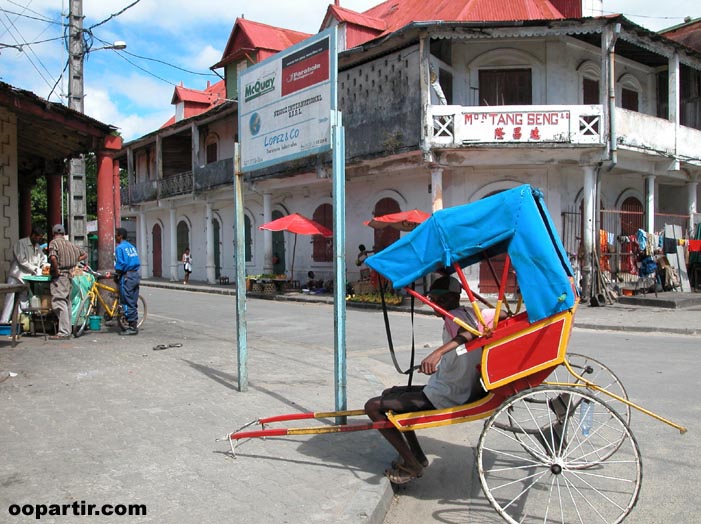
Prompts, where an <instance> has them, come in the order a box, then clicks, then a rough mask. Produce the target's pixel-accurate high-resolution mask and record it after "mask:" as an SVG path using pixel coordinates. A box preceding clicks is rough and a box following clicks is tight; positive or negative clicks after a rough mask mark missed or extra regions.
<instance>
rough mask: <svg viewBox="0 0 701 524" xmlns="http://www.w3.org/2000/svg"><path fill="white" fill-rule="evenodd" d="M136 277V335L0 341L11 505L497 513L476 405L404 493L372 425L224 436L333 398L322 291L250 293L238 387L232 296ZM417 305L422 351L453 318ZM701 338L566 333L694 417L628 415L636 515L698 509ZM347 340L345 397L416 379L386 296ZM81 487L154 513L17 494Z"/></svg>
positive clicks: (668, 516) (305, 516) (641, 395)
mask: <svg viewBox="0 0 701 524" xmlns="http://www.w3.org/2000/svg"><path fill="white" fill-rule="evenodd" d="M173 287H179V286H173ZM142 293H143V294H144V296H145V297H146V299H147V301H148V306H149V318H148V319H147V321H146V323H145V324H144V326H143V329H142V331H141V333H140V334H139V336H137V337H120V336H119V335H118V334H117V333H116V331H115V330H114V328H113V327H111V326H108V325H107V326H103V329H102V330H101V331H99V332H88V333H87V334H86V335H84V336H83V337H81V338H79V339H72V340H71V341H68V342H53V341H44V340H43V338H41V337H25V338H23V339H22V340H21V342H20V344H19V345H18V346H17V347H16V348H11V346H10V344H9V342H3V343H2V344H0V399H2V408H0V417H1V419H2V421H3V424H2V429H1V430H0V446H1V447H2V449H3V460H2V461H0V486H2V489H1V490H0V522H8V523H26V522H37V521H40V522H55V523H85V522H90V523H92V522H96V523H97V522H99V523H103V522H105V523H112V522H115V523H116V522H130V523H131V522H133V523H137V524H139V523H142V522H159V523H162V522H165V523H175V524H179V523H183V524H189V523H209V522H211V523H215V522H216V523H219V522H224V521H227V522H229V521H230V522H253V523H258V522H261V523H263V522H266V523H267V522H288V523H297V522H299V523H302V522H324V523H326V522H340V523H345V522H362V523H369V522H374V523H377V522H382V521H383V519H384V518H385V515H386V514H387V511H388V510H389V513H388V514H387V517H386V519H387V520H386V522H387V523H389V524H395V523H397V524H398V523H399V522H427V521H442V522H468V521H469V522H499V521H500V520H499V517H498V516H497V515H496V513H495V512H494V511H493V510H492V509H491V508H490V507H488V505H487V502H486V499H485V498H484V497H483V495H482V494H481V491H480V488H479V483H478V482H476V481H475V479H476V477H475V471H474V464H473V459H472V455H473V451H472V448H473V446H474V445H475V442H476V439H477V437H478V435H479V431H480V430H481V424H479V423H472V424H462V425H459V426H455V427H453V428H450V430H444V429H442V428H441V429H435V430H427V431H426V432H424V433H422V434H421V438H422V440H423V442H424V443H425V447H426V450H427V452H428V453H429V455H430V458H431V460H432V465H431V467H429V469H428V470H427V472H426V474H425V475H424V477H423V478H422V479H421V480H420V481H419V482H416V483H414V484H412V485H410V486H408V487H407V488H404V489H400V490H398V491H397V496H396V497H394V503H392V500H393V491H392V489H391V487H390V486H389V485H388V483H387V481H386V479H385V478H384V477H383V475H382V472H383V470H384V469H385V467H386V466H387V464H388V463H389V461H390V460H392V459H393V458H394V454H393V452H392V450H391V449H390V447H389V446H388V445H387V444H386V443H385V442H384V441H383V440H382V439H381V438H380V436H379V435H377V434H376V433H374V432H358V433H347V434H337V435H312V436H304V437H289V438H277V437H276V438H268V439H266V440H251V441H246V442H244V443H242V444H241V445H240V446H239V447H238V449H237V454H238V458H236V459H233V458H232V456H231V452H230V449H229V445H228V443H226V442H215V438H216V437H220V436H223V435H224V434H226V433H228V432H230V431H233V430H235V429H236V428H238V427H240V426H241V425H242V424H244V423H246V422H249V421H251V420H254V419H256V418H258V417H261V416H268V415H275V414H280V413H296V412H304V411H328V410H331V409H333V407H334V351H333V309H332V307H330V306H329V304H328V303H300V302H283V301H270V300H256V299H252V300H249V301H248V311H247V321H248V330H249V344H248V345H249V362H248V374H249V389H248V391H246V392H240V391H239V390H238V381H237V375H236V370H237V363H236V339H235V329H234V327H235V326H234V320H233V319H234V317H235V301H234V298H233V296H230V295H229V294H212V293H192V292H185V291H183V290H182V288H181V287H179V288H178V289H158V288H153V287H146V286H143V287H142ZM593 309H596V308H586V309H583V310H582V311H581V312H582V315H581V318H582V319H584V321H586V324H585V325H587V326H589V327H591V326H595V325H601V326H603V327H604V328H606V326H605V324H606V322H607V321H608V323H609V325H608V327H609V328H612V327H614V326H613V325H612V324H611V323H612V322H616V323H618V324H621V322H623V323H625V324H628V323H629V322H628V320H629V318H628V317H630V316H631V310H630V308H610V309H608V310H606V311H595V312H594V311H592V310H593ZM599 309H601V310H604V309H605V308H599ZM633 313H635V311H634V310H633ZM664 313H665V312H660V315H662V316H663V317H664ZM646 315H647V316H648V317H650V318H656V317H655V315H652V316H651V315H650V311H649V310H648V311H645V313H639V314H637V317H638V318H636V322H637V321H639V320H640V318H642V317H645V316H646ZM685 315H686V316H685ZM682 317H683V318H682ZM597 318H599V320H597ZM657 318H659V315H658V316H657ZM665 318H666V317H665ZM669 318H672V317H669ZM694 318H698V311H686V312H684V313H683V314H682V315H681V316H679V315H677V316H676V317H674V322H676V323H677V324H678V329H679V330H681V329H683V328H684V325H686V326H689V325H692V324H693V319H694ZM621 319H622V320H621ZM390 322H391V324H392V328H393V341H394V345H395V347H396V348H397V353H398V356H399V359H400V361H401V362H402V363H403V364H406V363H408V350H409V348H410V347H411V343H412V335H411V334H412V328H411V326H412V321H411V317H410V315H409V314H408V313H407V312H394V313H391V315H390ZM413 323H414V330H413V333H414V341H415V345H416V347H417V358H421V356H422V355H423V354H426V353H428V352H429V351H430V349H431V348H433V347H435V346H436V345H437V344H438V343H439V341H440V330H441V322H440V320H439V319H436V318H434V317H431V316H428V315H425V314H423V315H416V317H415V318H414V321H413ZM631 323H632V324H635V322H631ZM646 323H647V325H649V324H650V320H649V318H648V320H646ZM671 323H672V322H671V321H669V322H668V324H671ZM672 327H674V326H672ZM675 329H677V328H675ZM697 340H698V338H697V337H694V336H678V335H677V334H675V333H667V334H665V335H664V336H661V335H659V334H655V333H640V332H615V331H597V330H593V329H586V330H585V329H575V335H574V338H573V340H572V342H571V345H570V351H578V352H581V353H587V354H589V355H591V356H594V357H599V358H600V359H601V360H603V361H605V362H606V363H607V364H608V365H610V366H611V367H612V368H613V369H615V370H616V372H617V373H618V374H619V375H620V376H621V378H622V379H623V381H624V383H625V384H626V387H627V388H628V391H629V395H630V397H631V398H632V399H634V400H637V401H640V402H641V404H643V405H644V406H645V407H648V408H650V409H652V410H653V411H659V412H660V413H661V414H663V415H665V416H668V417H670V418H673V419H677V420H678V421H679V422H681V423H683V424H685V425H687V426H688V427H689V433H688V434H686V435H684V436H680V435H679V434H678V433H677V432H676V431H675V430H673V429H670V428H668V427H666V426H664V425H662V424H661V423H659V422H656V421H653V420H652V419H648V418H647V417H645V416H643V415H634V419H633V420H634V422H633V430H634V432H635V435H636V436H637V438H638V441H639V444H640V447H641V450H642V452H643V460H644V468H645V469H644V482H643V493H642V495H641V499H640V502H639V503H638V507H637V508H636V509H635V510H634V513H633V515H632V516H631V518H630V522H641V523H644V524H648V523H653V522H678V523H682V524H685V523H687V522H688V523H691V522H695V521H696V520H695V519H696V517H695V515H697V514H698V513H699V510H700V509H701V508H699V505H698V503H697V502H696V498H695V491H696V488H697V487H698V474H697V471H698V469H699V460H700V459H699V456H701V454H700V453H699V451H700V450H699V445H698V439H696V438H695V437H694V435H696V434H698V430H699V429H700V428H699V427H698V426H699V424H698V422H697V421H698V420H699V408H698V406H699V404H700V403H699V393H698V389H697V388H696V387H695V382H696V381H695V380H694V378H693V377H694V375H693V370H694V369H695V367H697V366H695V363H696V361H697V352H698V342H697ZM171 344H172V345H173V346H171V347H167V348H166V349H158V350H154V348H155V347H160V346H170V345H171ZM178 344H182V345H181V346H178ZM347 353H348V385H347V393H348V407H349V408H360V407H362V405H363V404H364V402H365V400H366V399H367V398H369V397H370V396H374V395H375V394H377V393H378V392H379V391H380V390H381V389H382V388H383V387H385V386H388V385H391V384H398V383H402V382H403V381H404V380H405V378H404V377H401V376H399V375H398V374H396V372H395V371H394V369H393V367H392V366H391V360H390V357H389V354H388V352H387V340H386V337H385V333H384V324H383V322H382V319H381V314H380V313H379V312H378V311H377V310H359V309H351V308H349V310H348V312H347ZM417 380H418V379H417ZM82 502H84V503H85V504H96V505H98V506H100V507H102V505H123V507H125V508H126V507H127V506H129V505H141V506H142V507H143V508H146V510H147V514H146V515H143V514H142V515H141V516H138V517H137V516H132V517H116V516H106V515H100V516H99V517H95V516H93V517H87V516H78V515H73V514H68V515H66V516H51V515H44V516H42V518H41V519H40V520H37V519H36V518H35V516H36V515H35V514H34V515H18V516H15V515H13V514H12V513H11V510H10V508H11V507H12V508H19V509H24V508H25V507H29V508H30V509H31V507H36V506H37V505H39V506H41V505H45V506H47V507H48V506H50V505H51V504H61V505H68V504H74V503H75V504H80V503H82ZM407 508H408V509H407ZM405 510H406V511H408V512H409V513H408V515H407V514H406V513H405V514H402V513H401V512H402V511H405ZM35 513H36V512H35Z"/></svg>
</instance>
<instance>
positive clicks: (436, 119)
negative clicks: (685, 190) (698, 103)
mask: <svg viewBox="0 0 701 524" xmlns="http://www.w3.org/2000/svg"><path fill="white" fill-rule="evenodd" d="M428 115H429V122H431V123H432V127H433V135H432V136H431V138H430V144H431V147H432V148H437V149H440V148H456V149H458V148H461V147H465V146H470V145H473V144H480V145H484V144H490V145H493V144H524V145H525V144H529V145H537V144H562V145H563V146H564V145H570V146H582V145H593V146H603V145H604V144H605V143H606V140H607V131H606V130H605V129H604V124H603V107H602V106H600V105H574V106H564V105H563V106H560V105H552V106H498V107H497V106H492V107H482V106H480V107H463V106H436V105H433V106H429V108H428ZM615 126H616V136H617V141H618V145H619V146H620V147H621V148H627V149H630V150H636V151H640V152H643V153H652V154H656V155H662V156H665V157H669V158H676V159H678V160H682V161H686V162H690V163H694V164H697V165H699V164H700V163H701V152H700V150H699V144H701V131H699V130H698V129H694V128H691V127H685V126H679V127H678V128H677V127H676V126H675V125H674V123H673V122H670V121H669V120H665V119H664V118H657V117H654V116H650V115H646V114H644V113H638V112H637V111H629V110H627V109H622V108H620V107H617V108H616V114H615Z"/></svg>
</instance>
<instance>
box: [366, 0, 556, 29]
mask: <svg viewBox="0 0 701 524" xmlns="http://www.w3.org/2000/svg"><path fill="white" fill-rule="evenodd" d="M363 14H364V15H366V16H369V17H372V18H375V19H380V20H384V21H385V23H386V24H387V32H393V31H396V30H397V29H400V28H402V27H404V26H406V25H408V24H410V23H412V22H430V21H433V20H441V21H445V22H496V21H509V20H553V19H559V18H564V17H563V16H562V13H560V11H558V10H557V8H555V7H554V6H553V5H552V4H551V3H550V2H549V1H548V0H498V1H495V0H461V1H457V0H434V1H427V0H387V1H386V2H382V3H381V4H379V5H377V6H375V7H372V8H370V9H368V10H367V11H365V12H363Z"/></svg>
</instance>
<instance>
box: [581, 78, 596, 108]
mask: <svg viewBox="0 0 701 524" xmlns="http://www.w3.org/2000/svg"><path fill="white" fill-rule="evenodd" d="M582 103H583V104H586V105H597V104H599V81H598V80H594V79H592V78H583V79H582Z"/></svg>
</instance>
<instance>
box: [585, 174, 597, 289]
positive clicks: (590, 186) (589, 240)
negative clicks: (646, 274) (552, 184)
mask: <svg viewBox="0 0 701 524" xmlns="http://www.w3.org/2000/svg"><path fill="white" fill-rule="evenodd" d="M582 169H583V170H584V185H583V187H584V189H583V190H582V215H583V216H582V224H583V225H582V250H583V253H584V255H583V257H584V258H583V260H582V261H581V265H582V267H581V269H582V298H585V299H588V298H589V297H590V296H591V289H592V288H591V284H592V257H594V256H596V255H595V251H596V249H595V247H596V246H595V245H594V239H595V238H598V232H597V236H596V237H595V236H594V228H595V217H594V202H595V199H596V167H595V166H582Z"/></svg>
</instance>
